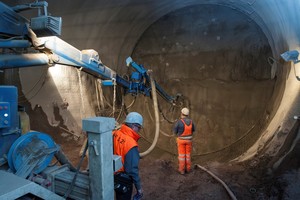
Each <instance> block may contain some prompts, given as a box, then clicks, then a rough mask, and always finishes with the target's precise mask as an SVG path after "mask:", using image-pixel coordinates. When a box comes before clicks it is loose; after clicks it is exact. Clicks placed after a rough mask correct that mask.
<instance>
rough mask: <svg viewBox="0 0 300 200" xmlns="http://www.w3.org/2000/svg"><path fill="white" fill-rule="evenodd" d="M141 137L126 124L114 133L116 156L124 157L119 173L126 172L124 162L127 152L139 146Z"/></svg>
mask: <svg viewBox="0 0 300 200" xmlns="http://www.w3.org/2000/svg"><path fill="white" fill-rule="evenodd" d="M139 139H140V136H139V135H138V134H137V133H136V132H135V131H133V130H132V129H131V128H130V127H128V126H126V125H125V124H122V125H121V128H120V129H119V130H116V131H114V132H113V145H114V154H115V155H118V156H121V157H122V164H123V166H122V168H121V169H119V170H118V172H124V161H125V156H126V154H127V152H128V151H129V150H130V149H132V148H133V147H136V146H138V143H137V141H138V140H139Z"/></svg>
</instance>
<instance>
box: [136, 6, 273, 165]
mask: <svg viewBox="0 0 300 200" xmlns="http://www.w3.org/2000/svg"><path fill="white" fill-rule="evenodd" d="M271 56H272V49H271V47H270V45H269V43H268V39H267V37H266V36H265V35H264V33H263V31H262V30H261V29H260V27H259V26H258V25H257V24H256V23H255V22H254V21H253V20H251V18H249V16H247V15H245V14H244V13H242V12H240V11H238V10H236V9H233V8H231V7H227V6H222V5H214V4H202V5H193V6H188V7H184V8H181V9H179V10H175V11H173V12H170V13H168V14H166V15H164V16H163V17H161V18H159V19H158V20H157V21H155V22H154V23H153V24H151V25H150V26H149V27H148V28H147V29H146V30H145V32H144V33H143V34H142V35H141V37H140V38H139V40H138V42H137V43H136V46H135V48H134V50H133V52H132V57H133V58H134V60H136V61H137V62H138V63H141V64H143V65H144V66H145V67H146V68H147V69H151V70H153V76H154V79H155V80H156V81H157V82H158V83H159V84H160V86H162V88H164V89H165V91H166V92H167V93H168V94H170V95H175V94H177V93H180V94H182V95H183V98H184V101H183V104H181V105H179V106H178V105H177V106H173V105H170V104H169V103H167V102H166V101H164V100H163V99H162V98H159V107H160V112H161V115H160V116H161V117H160V128H161V131H160V132H161V133H163V134H160V138H159V141H158V144H157V147H158V148H157V149H159V150H161V151H162V152H167V153H169V154H173V155H176V152H177V150H176V142H175V139H174V137H171V133H172V125H173V123H172V122H174V121H175V120H176V119H177V118H179V114H180V107H183V106H187V107H189V108H190V110H191V115H190V117H191V118H192V120H193V121H194V123H195V125H196V131H195V135H194V138H193V142H194V143H193V144H194V146H193V160H195V161H207V160H218V161H226V160H230V159H233V158H235V157H237V156H239V155H240V154H241V153H243V152H245V151H246V150H247V149H248V148H249V147H250V146H251V145H253V144H254V142H255V141H256V140H257V139H258V137H259V136H260V134H261V131H262V128H263V127H264V126H265V125H266V124H267V122H269V120H270V117H271V115H272V113H273V109H274V102H275V100H274V98H275V97H276V96H277V95H278V94H275V93H276V92H275V91H276V90H275V83H276V80H277V79H276V76H274V75H273V73H274V72H272V63H271V62H270V58H271ZM145 101H147V100H146V99H145ZM148 101H149V100H148ZM150 104H151V102H146V103H145V102H144V101H139V102H138V105H137V107H139V108H138V109H139V110H141V111H142V113H143V115H144V116H145V118H146V119H147V120H145V121H146V124H148V126H147V127H150V128H149V129H148V130H145V131H144V137H143V138H144V140H143V141H142V144H143V145H141V146H142V148H146V147H145V146H149V143H151V141H152V140H153V133H154V129H155V126H154V121H153V117H154V114H153V108H152V107H151V106H152V105H150ZM145 105H146V108H147V109H145ZM161 151H159V152H158V155H161Z"/></svg>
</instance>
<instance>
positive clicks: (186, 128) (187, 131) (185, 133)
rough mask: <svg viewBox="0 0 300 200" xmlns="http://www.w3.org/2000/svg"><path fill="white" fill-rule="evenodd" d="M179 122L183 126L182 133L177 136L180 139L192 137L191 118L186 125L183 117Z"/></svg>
mask: <svg viewBox="0 0 300 200" xmlns="http://www.w3.org/2000/svg"><path fill="white" fill-rule="evenodd" d="M181 122H182V123H183V126H184V129H183V130H184V131H183V133H182V134H180V135H179V137H178V138H180V139H192V136H193V122H192V120H191V122H190V124H189V125H187V124H186V123H185V121H184V120H183V119H181Z"/></svg>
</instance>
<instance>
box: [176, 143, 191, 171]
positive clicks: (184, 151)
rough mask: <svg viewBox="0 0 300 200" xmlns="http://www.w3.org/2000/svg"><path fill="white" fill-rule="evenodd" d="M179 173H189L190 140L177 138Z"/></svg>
mask: <svg viewBox="0 0 300 200" xmlns="http://www.w3.org/2000/svg"><path fill="white" fill-rule="evenodd" d="M177 147H178V162H179V163H178V165H179V169H178V170H179V172H180V173H184V172H185V171H186V172H190V171H191V152H192V140H182V139H179V138H177Z"/></svg>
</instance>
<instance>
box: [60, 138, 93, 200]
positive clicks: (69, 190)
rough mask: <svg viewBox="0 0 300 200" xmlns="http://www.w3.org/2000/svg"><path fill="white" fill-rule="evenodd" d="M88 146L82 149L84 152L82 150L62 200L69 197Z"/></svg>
mask: <svg viewBox="0 0 300 200" xmlns="http://www.w3.org/2000/svg"><path fill="white" fill-rule="evenodd" d="M88 146H89V145H88V142H87V143H86V145H85V147H84V150H83V153H82V156H81V158H80V161H79V163H78V165H77V168H76V172H75V175H74V177H73V180H72V182H71V184H70V186H69V188H68V190H67V192H66V193H65V195H64V198H65V199H66V198H68V196H69V195H70V193H71V192H72V190H73V187H74V184H75V181H76V178H77V175H78V172H79V170H80V167H81V165H82V162H83V159H84V157H85V154H86V151H87V149H88Z"/></svg>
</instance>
